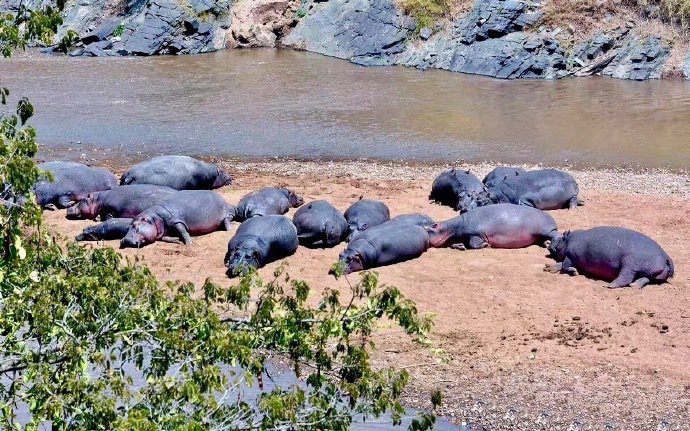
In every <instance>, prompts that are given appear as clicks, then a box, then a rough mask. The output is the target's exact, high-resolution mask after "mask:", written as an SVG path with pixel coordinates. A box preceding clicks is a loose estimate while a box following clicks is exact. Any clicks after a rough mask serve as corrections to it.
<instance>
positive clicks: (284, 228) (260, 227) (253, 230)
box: [228, 215, 299, 258]
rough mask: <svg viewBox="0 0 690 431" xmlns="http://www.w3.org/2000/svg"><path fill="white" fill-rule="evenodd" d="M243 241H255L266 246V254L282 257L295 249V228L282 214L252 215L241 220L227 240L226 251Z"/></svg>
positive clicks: (296, 241) (296, 243)
mask: <svg viewBox="0 0 690 431" xmlns="http://www.w3.org/2000/svg"><path fill="white" fill-rule="evenodd" d="M245 241H256V242H258V243H261V244H263V245H265V246H266V250H263V251H264V252H265V253H266V256H264V258H266V257H268V256H276V257H284V256H289V255H291V254H292V253H294V252H295V251H296V250H297V247H298V246H299V240H298V238H297V229H296V228H295V225H294V224H292V222H291V221H290V219H289V218H287V217H285V216H283V215H267V216H262V217H252V218H250V219H249V220H247V221H245V222H243V223H242V224H241V225H240V227H239V228H237V232H235V235H234V236H233V237H232V239H231V240H230V242H228V252H230V251H232V250H235V249H237V248H239V247H240V246H241V245H242V243H243V242H245Z"/></svg>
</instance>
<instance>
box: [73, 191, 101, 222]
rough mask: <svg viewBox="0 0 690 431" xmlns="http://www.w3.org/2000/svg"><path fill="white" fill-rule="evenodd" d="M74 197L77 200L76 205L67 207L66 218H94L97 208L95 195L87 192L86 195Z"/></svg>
mask: <svg viewBox="0 0 690 431" xmlns="http://www.w3.org/2000/svg"><path fill="white" fill-rule="evenodd" d="M74 199H75V200H76V201H77V203H76V205H73V206H71V207H69V208H67V218H68V219H70V220H78V219H88V220H96V216H97V215H98V208H97V206H96V196H95V195H94V194H93V193H89V194H88V195H86V196H77V197H75V198H74Z"/></svg>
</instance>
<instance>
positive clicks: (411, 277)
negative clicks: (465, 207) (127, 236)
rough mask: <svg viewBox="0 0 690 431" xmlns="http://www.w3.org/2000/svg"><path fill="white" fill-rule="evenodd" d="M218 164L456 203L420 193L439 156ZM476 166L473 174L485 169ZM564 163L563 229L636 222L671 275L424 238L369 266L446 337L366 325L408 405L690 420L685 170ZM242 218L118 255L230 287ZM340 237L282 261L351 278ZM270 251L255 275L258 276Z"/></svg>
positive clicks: (267, 180) (518, 418)
mask: <svg viewBox="0 0 690 431" xmlns="http://www.w3.org/2000/svg"><path fill="white" fill-rule="evenodd" d="M222 164H225V165H226V166H227V168H228V169H229V170H230V172H231V173H232V174H234V176H235V178H236V180H235V183H234V184H233V185H232V186H230V187H226V188H223V189H221V190H219V192H220V193H221V194H222V195H223V196H224V197H225V198H226V199H227V200H228V201H229V202H232V203H237V201H238V200H239V199H240V197H241V196H243V195H244V194H245V193H247V192H249V191H252V190H255V189H257V188H259V187H262V186H269V185H276V186H288V187H291V188H294V189H295V190H296V191H297V192H298V193H300V194H302V195H303V196H304V198H305V200H306V201H310V200H314V199H327V200H329V201H330V202H332V203H333V204H334V205H335V206H336V207H338V208H339V209H341V210H345V209H346V208H347V206H348V205H349V204H350V203H352V202H354V201H355V200H356V199H358V198H359V197H360V196H366V197H370V198H376V199H381V200H383V201H384V202H386V203H387V204H388V205H389V207H390V209H391V214H392V215H396V214H400V213H407V212H424V213H427V214H429V215H430V216H432V217H433V218H435V219H438V220H442V219H447V218H450V217H453V216H454V215H455V214H454V212H453V211H452V210H451V209H450V208H446V207H442V206H438V205H433V204H431V203H429V201H428V199H427V196H428V192H429V188H430V184H431V181H432V180H433V178H434V175H435V174H437V173H438V172H440V171H441V170H442V169H443V167H439V166H404V165H391V164H377V163H368V162H343V163H328V162H323V163H320V162H294V161H286V162H257V163H239V162H237V163H236V162H222ZM115 168H116V170H119V169H121V166H116V167H115ZM472 168H473V170H475V171H477V172H478V173H479V174H482V175H483V174H484V173H486V172H487V171H488V170H489V169H490V167H488V166H484V165H477V166H472ZM571 173H573V175H574V176H575V177H576V178H577V179H578V182H579V183H580V188H581V196H582V197H583V198H584V199H585V200H586V205H585V206H584V207H580V208H577V209H576V210H572V211H567V210H561V211H553V212H551V214H552V215H553V216H554V218H555V219H556V221H557V222H558V224H559V227H560V228H561V230H564V229H578V228H589V227H593V226H597V225H617V226H624V227H629V228H633V229H637V230H639V231H641V232H643V233H645V234H647V235H649V236H651V237H652V238H654V239H655V240H656V241H657V242H659V243H660V244H661V246H662V247H663V248H664V249H665V250H666V251H667V252H668V253H669V254H670V255H671V257H672V258H673V259H674V263H675V267H676V276H675V278H674V279H673V280H672V282H671V283H669V284H664V285H661V286H649V287H646V288H645V289H643V290H639V289H618V290H609V289H607V288H605V287H604V285H605V283H603V282H601V281H596V280H591V279H587V278H585V277H569V276H566V275H554V274H550V273H547V272H544V271H543V268H544V265H545V264H546V263H548V262H549V260H548V259H547V258H546V251H545V249H543V248H540V247H530V248H527V249H522V250H492V249H486V250H479V251H465V252H461V251H456V250H450V249H432V250H430V251H429V252H427V253H426V254H424V255H423V256H422V257H421V258H419V259H417V260H413V261H409V262H405V263H402V264H398V265H394V266H389V267H385V268H379V269H377V272H378V273H379V274H380V281H381V282H382V283H385V284H388V285H394V286H397V287H399V288H400V289H401V290H402V292H403V293H404V294H405V295H407V296H408V297H409V298H411V299H413V300H414V301H416V302H417V304H418V306H419V309H420V310H421V311H423V312H430V313H433V314H434V315H435V328H434V330H433V333H432V339H433V340H434V343H435V347H439V348H441V349H443V350H444V353H443V354H441V355H440V356H439V355H432V354H431V352H430V351H429V350H427V349H426V348H423V347H419V346H416V345H414V344H412V343H410V342H409V341H408V340H407V339H406V338H405V337H403V336H401V334H400V332H396V331H393V330H391V329H389V328H387V327H382V328H381V330H380V331H379V333H378V334H377V335H376V337H375V341H376V342H377V345H378V350H377V352H376V353H375V361H376V363H377V364H378V365H380V366H386V365H393V366H396V367H404V368H406V369H407V370H408V371H409V372H410V373H411V375H412V383H411V385H410V387H409V389H408V391H407V394H406V397H407V403H408V404H409V405H410V406H412V407H428V404H427V400H428V394H429V393H430V392H431V391H432V390H433V389H435V388H440V389H442V390H443V391H444V392H445V405H444V408H443V411H442V413H443V414H444V415H445V416H446V417H448V418H449V419H450V420H451V421H454V422H456V423H468V424H470V425H474V426H476V427H486V429H491V430H503V429H505V430H508V429H510V430H522V429H524V430H533V429H583V430H584V429H599V430H600V429H611V430H613V429H615V430H618V429H620V430H630V429H635V430H647V429H649V430H656V429H678V430H687V429H690V421H689V420H688V419H687V418H688V417H690V412H689V411H688V410H689V406H690V370H689V368H688V364H690V292H688V287H690V267H689V264H690V247H689V246H688V244H687V240H688V238H690V221H689V220H690V200H689V198H690V179H689V177H688V175H687V174H686V173H670V172H665V171H656V170H655V171H646V172H636V173H634V172H629V171H616V170H612V171H596V170H593V171H571ZM292 213H294V210H292V211H291V212H290V214H292ZM45 220H46V222H47V224H48V225H49V226H51V227H53V228H54V229H55V230H56V231H57V232H60V233H62V234H64V235H66V236H69V237H73V236H74V235H76V234H77V233H79V232H80V231H81V229H83V228H84V227H85V226H87V225H89V224H91V223H92V222H88V221H69V220H66V219H65V218H64V212H53V213H51V212H47V213H46V215H45ZM237 226H238V225H237V224H236V223H235V224H233V231H232V232H223V231H221V232H216V233H214V234H211V235H207V236H204V237H198V238H195V240H194V244H192V245H191V246H187V247H184V246H180V245H175V244H165V243H156V244H154V245H152V246H148V247H146V248H143V249H141V250H132V249H127V250H124V251H123V254H124V255H126V256H135V255H138V256H140V257H143V259H144V262H145V263H146V264H147V265H149V266H150V267H151V269H152V270H153V271H154V272H155V273H156V274H157V275H158V276H159V278H160V279H162V280H173V279H180V280H185V281H192V282H194V283H196V284H197V285H201V284H202V283H203V282H204V280H205V279H206V278H207V277H210V278H211V279H212V280H213V281H216V282H218V283H221V284H226V283H230V281H229V280H228V279H227V278H226V277H225V275H224V267H223V256H224V254H225V251H226V247H227V242H228V240H229V239H230V237H231V236H232V234H233V232H234V230H235V229H236V228H237ZM106 245H109V246H113V247H117V242H108V243H106ZM343 248H344V246H342V245H341V246H338V247H335V248H333V249H329V250H310V249H306V248H302V247H300V248H299V249H298V251H297V253H296V254H295V255H294V256H292V257H290V258H288V259H285V261H284V262H285V263H287V265H288V266H287V269H288V272H289V273H290V274H291V276H292V277H293V278H298V279H303V280H306V281H308V282H309V283H310V286H311V287H312V289H313V290H314V291H315V293H313V295H314V297H315V298H317V297H318V293H319V292H320V291H321V290H322V289H323V288H324V287H333V288H339V289H347V281H346V280H344V279H341V280H337V281H336V280H334V279H333V277H330V276H328V275H327V272H328V269H329V268H330V266H331V265H332V264H333V263H334V262H335V261H336V260H337V257H338V254H339V253H340V251H342V249H343ZM279 264H280V263H274V264H271V265H268V266H267V267H266V268H264V269H262V270H261V271H260V272H261V274H263V275H264V276H266V277H269V276H270V274H271V273H272V271H273V270H274V269H275V268H276V267H277V266H278V265H279ZM350 280H357V276H356V275H351V276H350ZM662 328H668V329H667V330H662ZM480 429H481V428H480Z"/></svg>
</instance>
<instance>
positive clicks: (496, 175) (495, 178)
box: [482, 166, 527, 187]
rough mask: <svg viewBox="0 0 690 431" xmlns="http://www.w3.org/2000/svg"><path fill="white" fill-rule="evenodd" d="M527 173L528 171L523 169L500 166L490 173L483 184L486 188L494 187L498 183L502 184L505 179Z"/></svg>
mask: <svg viewBox="0 0 690 431" xmlns="http://www.w3.org/2000/svg"><path fill="white" fill-rule="evenodd" d="M525 172H527V171H526V170H524V169H522V168H516V167H513V166H499V167H497V168H494V170H493V171H491V172H489V173H488V174H487V175H486V176H485V177H484V179H483V180H482V182H483V183H484V185H485V186H486V187H494V186H496V185H497V184H498V183H500V182H502V181H503V180H505V179H508V178H511V177H514V176H517V175H520V174H524V173H525Z"/></svg>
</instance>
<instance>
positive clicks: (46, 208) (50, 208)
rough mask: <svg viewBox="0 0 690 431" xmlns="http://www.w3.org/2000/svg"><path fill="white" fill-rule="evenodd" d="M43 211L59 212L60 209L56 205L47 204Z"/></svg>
mask: <svg viewBox="0 0 690 431" xmlns="http://www.w3.org/2000/svg"><path fill="white" fill-rule="evenodd" d="M43 209H44V210H48V211H57V210H58V207H56V206H55V204H47V205H43Z"/></svg>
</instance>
